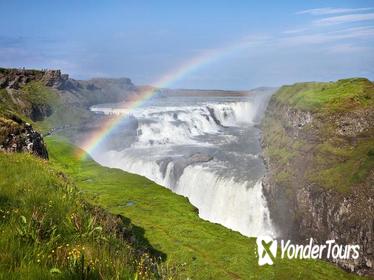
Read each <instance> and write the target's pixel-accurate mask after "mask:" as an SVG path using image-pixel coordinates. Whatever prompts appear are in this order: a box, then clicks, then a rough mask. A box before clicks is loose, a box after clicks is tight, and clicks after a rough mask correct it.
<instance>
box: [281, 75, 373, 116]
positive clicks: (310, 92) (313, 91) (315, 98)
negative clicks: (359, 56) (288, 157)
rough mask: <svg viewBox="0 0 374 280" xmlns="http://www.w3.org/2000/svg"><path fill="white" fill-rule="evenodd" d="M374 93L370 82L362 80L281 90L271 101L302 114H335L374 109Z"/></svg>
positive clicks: (299, 84)
mask: <svg viewBox="0 0 374 280" xmlns="http://www.w3.org/2000/svg"><path fill="white" fill-rule="evenodd" d="M373 91H374V84H373V83H372V82H370V81H368V80H367V79H365V78H352V79H344V80H338V81H337V82H329V83H317V82H309V83H297V84H294V85H291V86H283V87H282V88H281V89H280V90H279V91H278V92H277V93H276V95H275V98H274V99H275V100H277V101H278V102H280V103H284V104H288V105H291V106H292V107H294V108H296V109H301V110H304V111H314V112H320V113H335V112H346V111H348V110H354V109H357V108H366V107H370V106H374V98H373Z"/></svg>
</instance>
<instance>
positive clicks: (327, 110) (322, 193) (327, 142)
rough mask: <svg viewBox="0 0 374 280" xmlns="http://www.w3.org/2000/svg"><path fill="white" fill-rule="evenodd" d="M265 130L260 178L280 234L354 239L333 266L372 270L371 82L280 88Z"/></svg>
mask: <svg viewBox="0 0 374 280" xmlns="http://www.w3.org/2000/svg"><path fill="white" fill-rule="evenodd" d="M262 128H263V142H262V144H263V149H264V158H265V161H266V163H267V167H268V172H267V176H266V178H265V180H264V192H265V195H266V197H267V200H268V203H269V207H270V211H271V218H272V220H273V222H274V224H275V226H276V227H277V230H278V233H279V237H280V238H283V239H285V238H290V239H293V240H295V241H298V242H304V241H306V240H307V239H308V240H309V238H313V239H315V240H316V241H317V242H318V243H324V242H325V241H326V240H331V239H334V240H335V241H336V242H337V243H338V244H343V245H345V244H359V245H360V246H361V247H360V257H359V258H358V259H356V260H353V259H347V260H339V261H337V264H338V265H339V266H341V267H343V268H345V269H347V270H349V271H354V272H357V273H359V274H370V275H373V274H374V252H373V248H374V85H373V83H372V82H370V81H368V80H366V79H347V80H340V81H337V82H335V83H303V84H295V85H293V86H285V87H282V88H281V89H280V90H279V91H278V92H277V93H276V94H275V95H274V96H273V97H272V98H271V100H270V102H269V105H268V108H267V111H266V113H265V118H264V120H263V123H262Z"/></svg>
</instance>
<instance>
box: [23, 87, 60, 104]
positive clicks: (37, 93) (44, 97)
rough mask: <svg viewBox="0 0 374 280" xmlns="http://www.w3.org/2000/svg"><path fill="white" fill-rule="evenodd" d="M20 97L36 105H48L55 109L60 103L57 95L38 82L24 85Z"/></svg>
mask: <svg viewBox="0 0 374 280" xmlns="http://www.w3.org/2000/svg"><path fill="white" fill-rule="evenodd" d="M19 96H20V97H21V98H24V99H25V100H27V101H28V102H30V103H31V104H34V105H48V106H51V107H53V106H55V105H56V104H57V103H58V96H57V94H56V93H55V92H54V91H53V90H51V89H50V88H48V87H46V86H44V85H43V84H42V83H41V82H36V81H32V82H29V83H27V84H26V85H24V86H23V87H22V91H21V93H20V94H19Z"/></svg>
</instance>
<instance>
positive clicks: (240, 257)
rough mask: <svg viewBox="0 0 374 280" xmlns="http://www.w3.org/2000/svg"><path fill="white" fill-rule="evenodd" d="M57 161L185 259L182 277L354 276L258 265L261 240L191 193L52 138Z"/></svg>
mask: <svg viewBox="0 0 374 280" xmlns="http://www.w3.org/2000/svg"><path fill="white" fill-rule="evenodd" d="M47 143H48V148H49V152H50V158H51V161H52V163H53V164H54V165H56V166H58V167H59V168H62V169H63V170H64V172H66V173H67V174H69V175H70V176H71V177H72V178H74V180H75V182H76V184H77V185H78V186H79V188H80V189H81V190H83V191H84V193H85V195H86V197H87V199H89V200H90V201H91V202H93V203H96V204H98V205H101V206H103V207H105V208H107V209H108V210H109V211H110V212H112V213H118V214H122V215H124V216H126V217H128V218H129V219H131V222H132V224H135V225H136V230H137V232H138V234H139V235H144V237H145V238H146V239H147V240H148V241H149V242H150V244H151V245H152V246H153V247H154V248H155V249H157V250H159V251H161V252H163V253H165V254H166V255H167V262H168V263H169V264H173V263H179V264H184V263H185V266H184V271H183V272H182V274H181V276H190V277H191V276H192V277H193V278H194V279H274V278H275V279H290V278H292V279H349V278H353V277H354V276H353V275H351V274H347V273H345V272H344V271H342V270H340V269H338V268H336V267H335V266H334V265H332V264H330V263H326V262H324V261H300V260H289V261H288V260H277V263H276V264H275V265H274V266H272V267H269V266H265V267H259V266H258V265H257V257H256V245H255V239H253V238H246V237H244V236H242V235H240V234H239V233H236V232H233V231H231V230H229V229H226V228H224V227H222V226H220V225H217V224H212V223H209V222H206V221H203V220H201V219H199V217H198V215H197V213H196V210H195V208H194V207H192V206H191V205H190V204H189V203H188V201H187V199H186V198H183V197H181V196H178V195H176V194H173V193H172V192H171V191H169V190H167V189H165V188H163V187H161V186H158V185H157V184H155V183H153V182H151V181H149V180H148V179H146V178H144V177H141V176H138V175H134V174H129V173H126V172H123V171H121V170H118V169H110V168H106V167H102V166H100V165H99V164H97V163H95V162H94V161H93V160H91V159H86V160H83V161H80V159H79V158H78V156H77V154H78V153H77V151H76V150H74V149H73V147H72V146H71V145H69V144H67V143H65V142H61V141H60V140H58V139H56V138H48V141H47Z"/></svg>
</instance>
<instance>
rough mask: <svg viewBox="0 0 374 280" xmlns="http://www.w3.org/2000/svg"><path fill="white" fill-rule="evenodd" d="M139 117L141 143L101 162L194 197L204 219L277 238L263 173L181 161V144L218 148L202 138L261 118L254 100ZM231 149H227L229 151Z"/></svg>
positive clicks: (149, 111)
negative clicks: (241, 173) (236, 173)
mask: <svg viewBox="0 0 374 280" xmlns="http://www.w3.org/2000/svg"><path fill="white" fill-rule="evenodd" d="M95 110H99V108H98V107H96V109H95ZM100 110H101V112H104V113H108V112H109V114H117V113H120V112H122V111H121V110H122V109H108V108H107V109H105V108H101V109H100ZM133 115H134V117H135V118H136V119H138V121H139V123H138V128H137V141H135V142H134V143H132V144H131V146H130V148H126V149H123V150H121V151H118V150H116V151H115V150H109V151H101V152H100V153H98V154H93V157H94V158H95V160H97V161H98V162H99V163H101V164H103V165H106V166H110V167H116V168H121V169H123V170H126V171H129V172H132V173H136V174H139V175H143V176H145V177H147V178H149V179H151V180H153V181H155V182H156V183H158V184H160V185H163V186H165V187H167V188H169V189H171V190H172V191H173V192H176V193H178V194H181V195H183V196H186V197H188V198H189V200H190V202H191V203H192V204H193V205H194V206H196V207H197V208H198V209H199V216H200V217H201V218H203V219H206V220H208V221H211V222H215V223H219V224H222V225H224V226H226V227H228V228H231V229H233V230H236V231H239V232H240V233H242V234H243V235H246V236H258V235H270V236H275V232H274V230H273V228H272V226H271V221H270V217H269V210H268V208H267V205H266V200H265V198H264V196H263V193H262V183H261V180H260V177H257V178H254V179H253V180H249V179H246V178H235V177H233V176H232V175H228V174H226V175H225V174H224V173H222V172H220V173H219V172H218V170H220V168H221V166H222V167H223V166H225V162H222V161H220V160H212V161H209V162H206V163H203V162H190V163H188V164H184V165H183V164H182V165H180V164H179V165H178V164H175V160H176V159H178V158H179V159H180V158H183V156H184V155H183V153H182V154H179V151H180V148H178V147H182V146H183V145H184V146H185V145H189V146H191V147H192V148H190V150H191V151H193V150H194V149H195V148H194V147H197V148H199V149H201V147H203V146H204V145H207V146H209V145H211V146H213V144H211V143H209V141H202V140H201V139H200V138H199V137H205V135H217V136H220V135H221V134H222V132H223V131H224V130H225V127H240V126H241V124H243V123H245V124H246V125H250V124H252V123H253V119H254V118H255V116H256V107H255V106H254V104H252V103H251V102H245V101H240V102H220V103H212V104H203V105H199V106H159V107H148V108H145V109H142V110H137V111H135V112H133ZM225 135H226V134H225ZM229 136H231V135H228V136H227V137H229ZM234 138H235V137H233V138H232V139H234ZM204 139H205V138H204ZM207 142H208V143H207ZM155 146H157V148H156V147H155ZM209 147H210V146H209ZM216 148H217V147H216ZM218 149H220V148H218ZM230 153H232V152H231V151H227V154H230ZM170 156H171V158H172V159H171V160H169V161H168V162H167V164H166V166H164V170H162V168H161V165H160V162H161V161H162V160H163V159H165V158H169V157H170ZM253 158H256V156H255V155H254V156H253ZM184 160H185V159H184ZM176 174H177V175H176Z"/></svg>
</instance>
